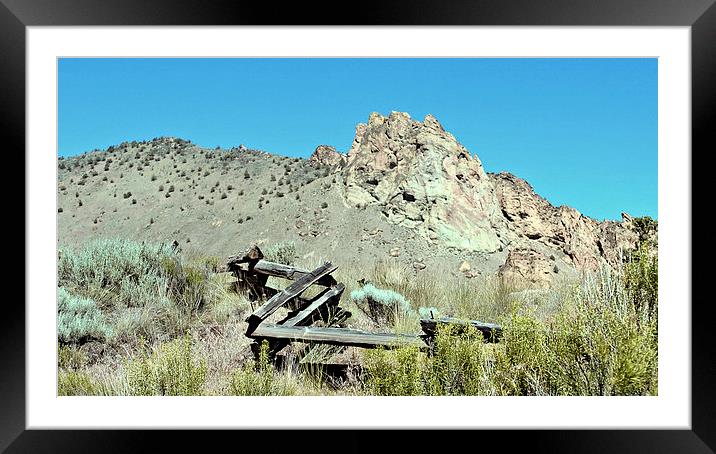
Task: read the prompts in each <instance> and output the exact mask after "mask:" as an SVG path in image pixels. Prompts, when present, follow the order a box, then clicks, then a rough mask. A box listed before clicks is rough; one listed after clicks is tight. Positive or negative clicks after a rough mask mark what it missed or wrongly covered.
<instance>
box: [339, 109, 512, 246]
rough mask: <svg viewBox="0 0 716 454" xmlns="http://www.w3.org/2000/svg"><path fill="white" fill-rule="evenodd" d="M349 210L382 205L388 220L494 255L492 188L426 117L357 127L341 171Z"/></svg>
mask: <svg viewBox="0 0 716 454" xmlns="http://www.w3.org/2000/svg"><path fill="white" fill-rule="evenodd" d="M343 175H344V180H343V182H344V197H345V202H346V204H348V205H349V206H358V207H361V206H364V205H369V204H370V205H378V206H380V207H381V211H382V213H383V215H384V216H385V217H386V218H387V219H388V221H389V222H391V223H394V224H400V225H402V226H405V227H408V228H411V229H414V230H415V232H416V233H417V234H419V235H420V236H422V237H423V238H424V239H426V240H428V241H434V242H439V243H441V244H443V245H445V246H448V247H456V248H460V249H468V250H473V251H482V252H495V251H497V250H498V249H499V248H500V246H501V242H500V238H499V235H498V231H497V230H496V229H495V228H494V226H493V222H492V220H493V219H495V218H497V217H498V216H499V209H498V204H497V199H496V194H495V190H494V184H492V182H490V180H489V178H488V176H487V174H486V173H485V171H484V169H483V168H482V163H481V162H480V160H479V159H478V158H477V157H476V156H472V155H470V153H469V152H468V151H467V150H466V149H465V147H463V146H462V145H461V144H460V143H458V141H457V140H456V139H455V137H453V136H452V134H450V133H448V132H447V131H445V130H444V129H443V127H442V126H441V125H440V123H439V122H438V121H437V120H436V119H435V118H434V117H432V116H430V115H428V116H427V117H426V118H425V120H424V121H423V122H419V121H415V120H412V119H411V118H410V117H409V116H408V115H407V114H405V113H399V112H393V113H391V114H390V116H388V117H384V116H381V115H378V114H376V113H373V114H371V116H370V118H369V119H368V123H367V124H359V125H358V126H357V127H356V135H355V139H354V141H353V146H352V147H351V149H350V151H349V152H348V156H347V164H346V167H345V168H344V170H343Z"/></svg>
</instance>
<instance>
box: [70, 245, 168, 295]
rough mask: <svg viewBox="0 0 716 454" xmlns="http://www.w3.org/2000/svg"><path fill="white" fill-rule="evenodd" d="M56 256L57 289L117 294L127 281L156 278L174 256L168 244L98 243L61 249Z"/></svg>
mask: <svg viewBox="0 0 716 454" xmlns="http://www.w3.org/2000/svg"><path fill="white" fill-rule="evenodd" d="M59 255H60V257H59V262H58V279H59V285H60V286H66V287H70V288H77V289H81V290H88V289H91V288H93V287H94V288H102V289H111V290H119V289H120V287H122V285H123V283H124V282H126V281H127V280H131V281H133V282H138V281H139V280H140V278H141V277H142V276H159V275H160V273H161V271H162V261H163V260H165V259H166V258H169V257H171V256H172V255H174V253H173V252H172V250H171V247H170V246H169V245H168V244H152V243H138V242H135V241H130V240H120V239H101V240H95V241H92V242H90V243H88V244H87V245H86V246H85V247H84V248H83V249H81V250H79V251H74V250H72V249H69V248H62V247H61V248H60V253H59Z"/></svg>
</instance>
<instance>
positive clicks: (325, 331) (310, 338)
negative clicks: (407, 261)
mask: <svg viewBox="0 0 716 454" xmlns="http://www.w3.org/2000/svg"><path fill="white" fill-rule="evenodd" d="M249 337H251V338H254V339H286V340H290V341H299V342H314V343H319V344H329V345H344V346H347V347H368V348H375V347H386V348H396V347H404V346H414V347H420V348H426V349H427V347H428V345H427V344H426V343H425V342H424V341H423V340H422V339H421V338H420V337H419V336H415V335H406V334H390V333H370V332H367V331H361V330H356V329H348V328H321V327H316V326H283V325H275V324H273V323H262V324H260V325H259V326H257V327H256V329H255V330H254V331H253V332H252V333H251V334H250V335H249Z"/></svg>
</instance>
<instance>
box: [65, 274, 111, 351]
mask: <svg viewBox="0 0 716 454" xmlns="http://www.w3.org/2000/svg"><path fill="white" fill-rule="evenodd" d="M112 334H113V330H112V327H111V326H110V325H109V324H107V323H106V322H105V318H104V315H103V314H102V311H101V310H100V309H99V308H98V307H97V304H96V303H95V302H94V301H93V300H91V299H88V298H82V297H79V296H75V295H73V294H71V293H70V292H68V291H67V290H66V289H65V288H64V287H60V288H59V289H58V291H57V336H58V339H59V341H60V342H61V343H65V344H67V343H84V342H87V341H90V340H97V341H105V340H108V339H109V338H111V337H112Z"/></svg>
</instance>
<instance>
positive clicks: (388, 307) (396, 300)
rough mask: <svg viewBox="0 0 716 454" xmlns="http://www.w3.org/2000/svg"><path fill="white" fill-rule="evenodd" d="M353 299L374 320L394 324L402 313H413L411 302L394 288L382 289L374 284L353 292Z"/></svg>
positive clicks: (389, 324)
mask: <svg viewBox="0 0 716 454" xmlns="http://www.w3.org/2000/svg"><path fill="white" fill-rule="evenodd" d="M351 299H352V300H353V302H354V303H355V304H356V306H358V308H359V309H360V310H361V311H363V313H365V314H366V315H367V316H368V317H369V318H370V319H371V320H372V321H373V322H375V323H376V324H378V325H380V326H386V325H387V326H392V325H393V324H394V323H395V321H396V319H397V318H398V316H399V315H400V314H407V313H411V308H410V302H409V301H407V300H406V299H405V297H404V296H403V295H401V294H400V293H398V292H394V291H393V290H386V289H380V288H377V287H375V286H373V284H366V285H364V286H363V287H361V288H359V289H357V290H353V291H352V292H351Z"/></svg>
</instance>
